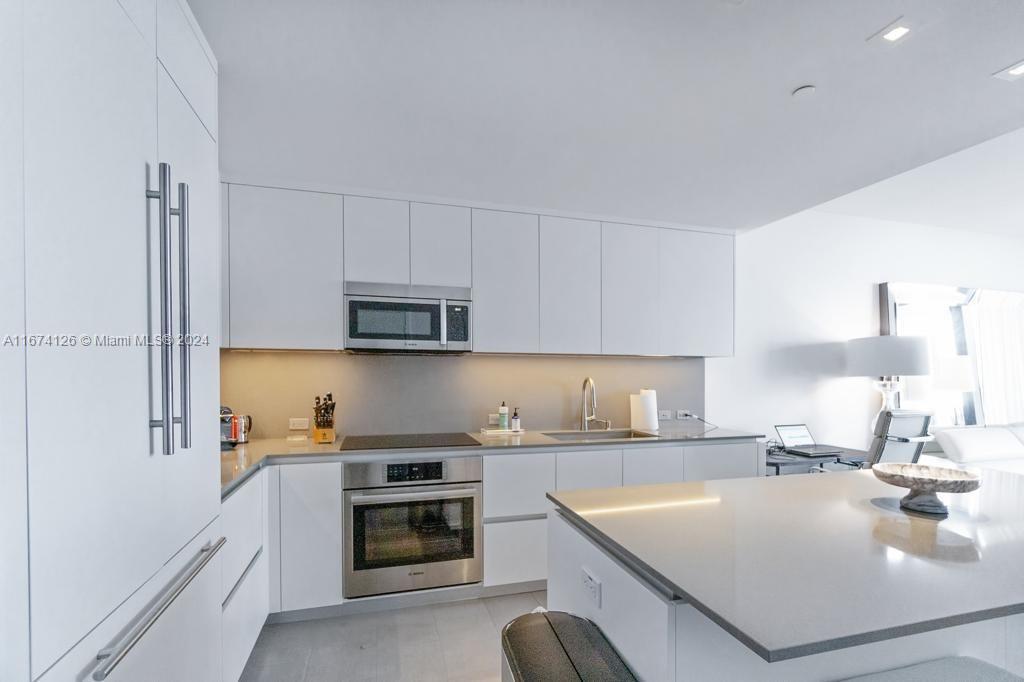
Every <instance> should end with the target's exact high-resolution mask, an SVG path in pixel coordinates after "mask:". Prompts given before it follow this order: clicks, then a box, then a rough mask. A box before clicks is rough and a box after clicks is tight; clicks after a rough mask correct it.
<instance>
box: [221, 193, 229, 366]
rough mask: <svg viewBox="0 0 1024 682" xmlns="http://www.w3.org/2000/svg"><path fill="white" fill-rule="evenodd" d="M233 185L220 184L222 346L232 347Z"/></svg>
mask: <svg viewBox="0 0 1024 682" xmlns="http://www.w3.org/2000/svg"><path fill="white" fill-rule="evenodd" d="M230 195H231V185H229V184H228V183H226V182H222V183H221V185H220V347H221V348H230V347H231V238H230V230H229V229H228V228H229V226H230V225H231V212H230V208H231V199H230Z"/></svg>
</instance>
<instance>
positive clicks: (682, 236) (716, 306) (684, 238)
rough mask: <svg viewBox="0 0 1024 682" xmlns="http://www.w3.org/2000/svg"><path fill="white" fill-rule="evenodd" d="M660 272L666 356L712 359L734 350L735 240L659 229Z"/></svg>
mask: <svg viewBox="0 0 1024 682" xmlns="http://www.w3.org/2000/svg"><path fill="white" fill-rule="evenodd" d="M659 232H660V234H659V247H660V248H659V254H658V257H659V265H658V273H659V277H660V285H659V287H658V291H659V292H660V293H661V296H662V297H663V298H662V301H661V310H662V314H661V315H659V316H658V319H659V320H660V323H661V333H660V349H659V352H660V353H661V354H664V355H688V356H695V357H712V356H724V355H732V352H733V237H732V235H724V234H710V233H707V232H693V231H687V230H660V231H659Z"/></svg>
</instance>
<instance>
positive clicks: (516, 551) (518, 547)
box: [484, 518, 548, 586]
mask: <svg viewBox="0 0 1024 682" xmlns="http://www.w3.org/2000/svg"><path fill="white" fill-rule="evenodd" d="M547 572H548V540H547V520H546V519H543V518H540V519H527V520H523V521H507V522H504V523H486V524H484V585H485V586H491V585H509V584H512V583H522V582H527V581H532V580H544V579H545V578H546V577H547Z"/></svg>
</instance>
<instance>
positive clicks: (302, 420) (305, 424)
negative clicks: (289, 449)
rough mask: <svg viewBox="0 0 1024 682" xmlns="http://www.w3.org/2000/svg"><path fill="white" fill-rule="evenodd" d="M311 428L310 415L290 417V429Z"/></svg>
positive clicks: (302, 429) (303, 429) (301, 429)
mask: <svg viewBox="0 0 1024 682" xmlns="http://www.w3.org/2000/svg"><path fill="white" fill-rule="evenodd" d="M307 429H309V417H289V418H288V430H289V431H305V430H307Z"/></svg>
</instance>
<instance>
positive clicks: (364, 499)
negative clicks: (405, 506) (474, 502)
mask: <svg viewBox="0 0 1024 682" xmlns="http://www.w3.org/2000/svg"><path fill="white" fill-rule="evenodd" d="M476 494H478V493H477V490H476V488H461V489H459V490H441V491H435V492H430V491H424V492H421V493H418V492H417V493H399V494H396V495H387V494H384V495H353V496H352V504H353V505H355V506H358V505H361V504H381V503H382V502H383V503H388V504H392V503H394V504H397V503H400V502H415V501H418V500H451V499H455V498H459V497H473V496H474V495H476Z"/></svg>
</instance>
